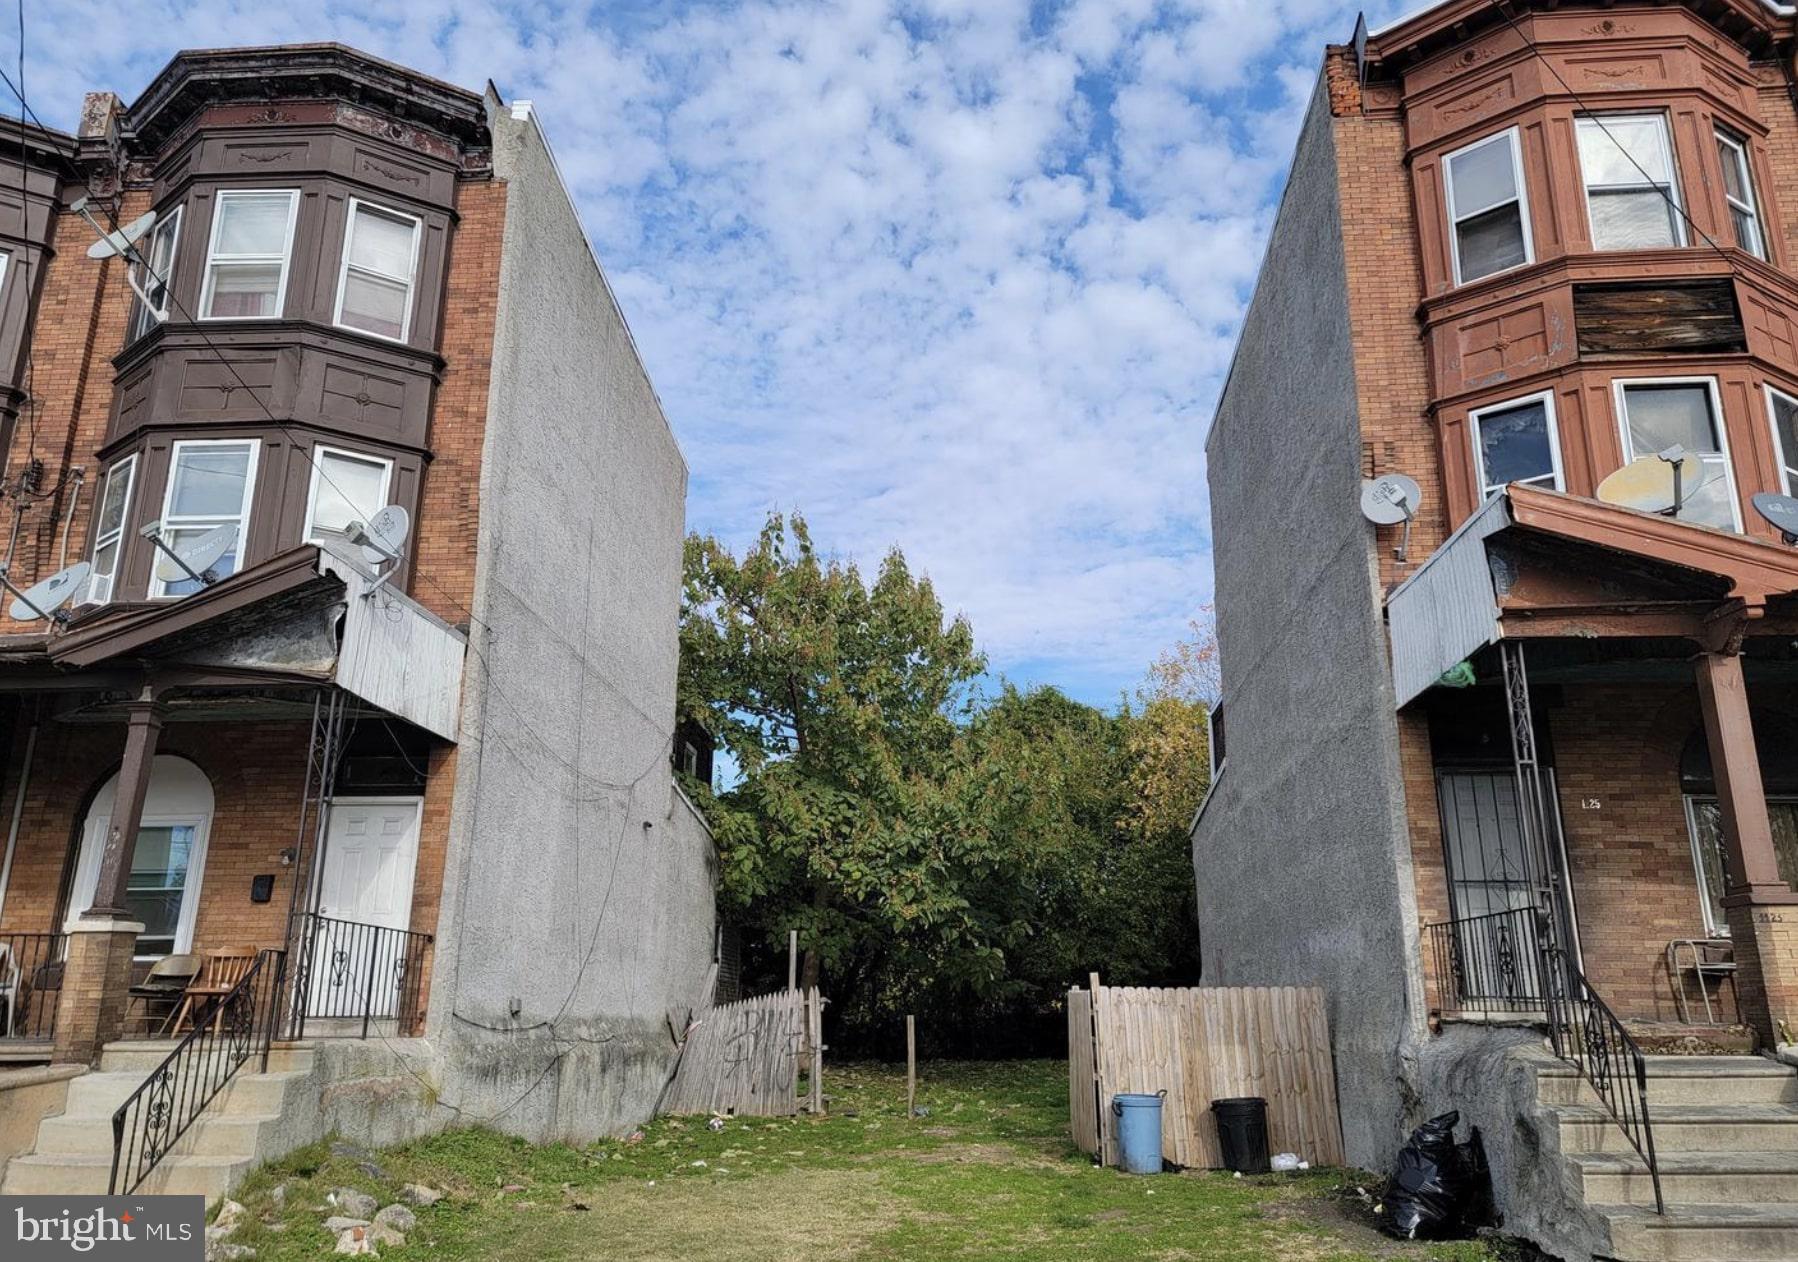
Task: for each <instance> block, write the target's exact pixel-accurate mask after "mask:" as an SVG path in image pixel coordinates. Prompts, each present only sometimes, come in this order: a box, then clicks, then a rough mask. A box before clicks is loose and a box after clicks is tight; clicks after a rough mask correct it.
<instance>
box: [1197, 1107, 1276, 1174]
mask: <svg viewBox="0 0 1798 1262" xmlns="http://www.w3.org/2000/svg"><path fill="white" fill-rule="evenodd" d="M1211 1112H1212V1113H1213V1114H1214V1115H1216V1117H1217V1140H1218V1146H1219V1147H1220V1148H1222V1149H1223V1154H1224V1169H1226V1170H1235V1171H1237V1172H1239V1173H1241V1174H1266V1173H1267V1172H1268V1171H1269V1170H1270V1169H1272V1166H1271V1165H1270V1164H1269V1163H1268V1159H1267V1101H1266V1100H1263V1099H1262V1098H1261V1097H1260V1096H1248V1097H1246V1098H1243V1099H1237V1100H1213V1101H1212V1102H1211Z"/></svg>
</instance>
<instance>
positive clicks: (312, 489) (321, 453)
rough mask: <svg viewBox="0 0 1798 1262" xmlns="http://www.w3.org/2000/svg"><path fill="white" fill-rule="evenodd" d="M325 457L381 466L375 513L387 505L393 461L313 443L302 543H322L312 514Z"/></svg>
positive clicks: (347, 449) (322, 477) (347, 448)
mask: <svg viewBox="0 0 1798 1262" xmlns="http://www.w3.org/2000/svg"><path fill="white" fill-rule="evenodd" d="M326 456H343V457H345V458H347V459H350V460H360V461H362V462H363V463H364V464H378V465H380V466H381V502H380V504H378V505H376V506H375V511H376V512H379V511H380V510H381V509H382V508H384V507H385V506H386V505H387V503H388V499H387V495H388V492H390V491H391V490H392V489H393V461H392V460H390V459H389V458H388V457H386V456H377V455H375V454H373V453H372V452H367V451H356V450H353V449H352V448H349V447H327V446H325V445H324V444H323V443H314V444H313V446H312V459H311V460H310V461H308V462H307V463H309V464H310V465H311V466H312V480H311V482H310V483H309V484H308V486H307V489H306V516H305V518H304V520H303V521H302V523H301V529H302V530H303V531H304V538H302V539H301V542H302V543H322V542H323V540H322V539H321V538H320V537H319V536H318V535H317V534H316V532H315V530H314V527H313V522H312V514H313V512H314V510H316V509H317V508H318V487H319V483H320V482H322V481H324V476H325V460H324V458H325V457H326Z"/></svg>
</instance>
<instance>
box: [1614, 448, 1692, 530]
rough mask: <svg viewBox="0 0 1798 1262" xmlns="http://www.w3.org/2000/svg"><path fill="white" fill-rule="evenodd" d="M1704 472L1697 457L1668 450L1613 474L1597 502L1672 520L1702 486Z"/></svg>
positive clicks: (1672, 449)
mask: <svg viewBox="0 0 1798 1262" xmlns="http://www.w3.org/2000/svg"><path fill="white" fill-rule="evenodd" d="M1707 472H1708V470H1706V469H1705V467H1704V461H1702V460H1700V459H1699V458H1698V457H1697V456H1688V455H1687V454H1686V453H1685V451H1684V450H1683V449H1682V448H1680V447H1669V448H1667V450H1665V451H1659V452H1656V453H1654V454H1653V455H1651V456H1639V457H1637V458H1636V459H1634V460H1632V461H1630V462H1629V463H1628V464H1626V465H1624V466H1623V467H1622V468H1621V469H1616V470H1613V471H1612V472H1611V473H1610V474H1609V475H1608V476H1607V477H1606V478H1605V479H1604V481H1602V482H1600V483H1599V484H1598V498H1599V499H1601V500H1603V501H1604V502H1605V503H1607V504H1616V505H1617V506H1619V507H1620V508H1633V509H1635V510H1637V511H1638V512H1643V513H1660V514H1662V515H1664V516H1668V517H1674V516H1678V514H1679V510H1680V509H1681V508H1683V507H1684V506H1685V503H1686V501H1687V500H1689V499H1691V498H1692V495H1693V494H1694V493H1695V492H1696V491H1698V490H1699V488H1701V487H1702V486H1704V484H1705V482H1706V480H1707V479H1706V476H1705V475H1706V473H1707Z"/></svg>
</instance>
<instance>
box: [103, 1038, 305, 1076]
mask: <svg viewBox="0 0 1798 1262" xmlns="http://www.w3.org/2000/svg"><path fill="white" fill-rule="evenodd" d="M177 1046H179V1040H176V1039H128V1040H124V1041H121V1042H117V1043H108V1044H107V1045H106V1047H105V1049H104V1050H103V1051H102V1052H101V1053H100V1069H101V1071H102V1072H104V1073H135V1074H136V1075H137V1076H138V1080H139V1081H142V1080H143V1079H144V1078H145V1077H147V1076H148V1075H149V1074H150V1072H151V1071H152V1070H154V1069H156V1068H158V1067H159V1066H160V1065H161V1064H162V1062H163V1061H165V1060H167V1059H168V1057H169V1053H170V1052H173V1051H174V1050H175V1048H176V1047H177ZM316 1059H317V1053H316V1052H314V1051H313V1049H312V1045H311V1044H310V1043H281V1044H277V1045H276V1046H274V1047H272V1048H270V1049H269V1053H268V1069H269V1072H270V1073H282V1072H287V1071H299V1072H306V1071H309V1070H310V1069H311V1068H312V1066H313V1063H314V1061H315V1060H316ZM244 1071H255V1072H257V1073H260V1072H261V1071H262V1058H261V1056H255V1057H252V1058H251V1059H250V1060H248V1061H246V1062H245V1063H244V1066H243V1070H240V1071H239V1072H244Z"/></svg>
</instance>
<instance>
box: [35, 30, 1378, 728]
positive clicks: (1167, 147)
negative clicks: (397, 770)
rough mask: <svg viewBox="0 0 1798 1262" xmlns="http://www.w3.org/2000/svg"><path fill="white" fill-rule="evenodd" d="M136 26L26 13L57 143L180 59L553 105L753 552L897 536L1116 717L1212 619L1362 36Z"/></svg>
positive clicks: (689, 432)
mask: <svg viewBox="0 0 1798 1262" xmlns="http://www.w3.org/2000/svg"><path fill="white" fill-rule="evenodd" d="M114 12H115V10H113V9H112V8H109V7H107V6H104V5H102V4H101V3H99V0H58V3H56V4H54V5H51V4H43V5H39V6H38V7H37V8H36V10H35V11H34V12H32V13H31V14H30V15H29V20H28V40H29V41H30V42H29V43H28V46H27V48H28V52H29V53H30V57H31V60H30V63H29V65H28V73H29V75H30V80H29V83H28V90H29V92H30V95H31V97H32V100H33V104H34V105H35V106H36V107H37V109H38V112H39V113H40V114H43V115H44V116H45V118H46V121H59V120H60V121H62V122H64V123H65V124H66V123H67V122H68V121H70V120H72V118H73V116H74V112H75V109H76V108H77V105H78V103H79V100H80V94H81V92H82V91H84V90H90V89H93V88H97V87H107V88H111V89H113V90H116V91H118V92H120V93H121V95H124V96H126V97H127V98H129V97H130V96H132V95H134V94H135V93H136V92H137V91H138V90H139V89H141V87H142V86H143V85H144V84H145V83H146V82H147V81H148V78H149V76H150V75H151V74H152V73H154V71H155V70H156V69H157V68H159V67H160V65H161V64H162V62H163V61H165V60H166V58H167V57H168V56H169V55H170V54H171V53H172V52H174V51H175V50H176V49H177V48H180V47H206V46H225V45H233V44H251V43H264V42H270V43H272V42H279V41H286V40H302V39H304V40H316V39H334V40H339V41H342V42H345V43H349V44H353V45H356V46H358V47H362V48H365V49H367V50H368V51H370V52H373V53H376V54H378V55H381V56H385V57H389V58H392V59H394V60H396V61H401V62H404V63H406V64H409V65H413V66H416V67H418V68H419V69H421V70H423V71H426V72H427V73H432V74H436V75H440V76H442V77H445V78H448V79H451V80H453V81H456V82H461V83H465V84H469V85H471V86H479V85H480V84H481V83H483V82H484V81H485V80H486V79H488V78H492V79H493V80H494V81H495V82H497V83H498V84H499V85H500V88H501V90H502V92H504V93H506V94H507V95H509V96H514V97H530V98H532V99H534V100H535V101H536V103H537V107H538V111H539V114H540V116H541V117H542V118H543V120H544V122H545V126H546V127H547V128H548V130H549V132H550V135H551V137H552V139H553V141H554V143H555V145H556V147H557V152H558V156H559V158H560V160H561V162H562V165H563V168H564V170H565V172H566V173H567V175H568V177H569V179H570V181H571V182H572V183H573V185H574V187H575V189H576V193H577V195H578V197H579V199H580V200H581V203H582V209H583V213H584V214H585V217H586V219H587V223H588V225H589V228H590V231H591V232H592V234H593V236H594V238H595V242H596V244H597V246H598V248H599V252H600V255H601V257H602V258H603V259H604V260H605V262H606V264H607V267H608V270H609V271H610V273H611V275H612V277H613V280H614V283H615V285H616V288H617V290H618V292H619V295H620V300H621V302H622V303H623V305H624V307H625V310H626V313H627V314H628V316H629V317H630V319H631V322H632V326H633V328H634V330H635V332H636V335H637V338H638V340H639V343H640V344H641V346H642V348H643V351H644V355H645V357H646V359H647V360H648V363H649V368H650V372H651V375H652V376H653V377H654V379H655V381H656V384H657V387H658V389H659V391H660V393H661V395H662V398H663V399H664V401H665V403H666V405H667V408H668V411H669V414H670V417H671V419H672V420H673V422H674V425H675V428H676V430H677V432H678V433H679V434H680V436H681V440H682V444H683V446H684V448H685V450H686V453H687V457H688V460H689V463H690V464H691V465H692V468H693V471H694V488H693V497H692V501H691V503H690V505H689V514H688V515H689V520H690V522H691V524H692V525H693V526H694V527H696V528H699V529H704V530H711V531H716V532H718V533H721V534H723V535H725V536H727V537H730V538H732V539H734V540H739V541H740V540H742V539H745V538H747V537H749V536H750V535H752V534H753V532H754V530H755V529H756V528H757V527H758V526H759V524H760V521H761V518H762V515H763V514H764V513H765V512H766V511H768V510H770V509H783V510H784V509H791V508H801V509H804V510H805V511H806V513H807V514H808V516H809V517H810V518H811V521H812V524H813V528H814V533H815V534H816V535H817V536H818V538H819V539H820V540H821V541H822V542H823V543H824V544H825V545H826V546H828V547H831V548H833V549H834V550H837V551H839V552H843V553H848V554H852V555H854V556H856V557H857V558H858V559H860V560H862V561H863V562H864V563H866V564H872V563H873V562H874V561H875V560H877V559H878V557H879V556H880V554H881V553H882V552H884V550H885V549H886V547H887V546H888V545H890V544H892V543H898V544H900V545H901V546H903V547H904V549H905V551H906V553H907V555H908V557H909V558H910V559H911V560H912V562H913V564H914V566H915V567H916V568H919V569H922V570H926V571H928V572H929V573H930V574H931V576H932V577H933V579H934V580H935V582H936V584H937V587H938V590H939V592H940V593H941V595H942V596H943V598H944V600H945V601H946V602H947V603H948V604H950V605H951V606H952V607H957V608H961V609H963V610H965V611H966V612H967V613H968V614H969V615H970V616H971V617H972V619H973V621H974V626H975V630H976V633H977V634H978V636H979V637H980V639H981V641H982V642H983V644H984V645H985V646H986V647H987V648H988V649H989V650H990V652H991V654H992V656H993V659H994V664H995V665H996V666H997V667H999V668H1000V669H1020V668H1021V669H1023V670H1024V671H1025V672H1026V673H1028V674H1029V675H1031V676H1032V677H1034V678H1037V679H1044V680H1057V679H1065V680H1067V681H1069V682H1070V683H1072V684H1073V685H1074V686H1075V687H1076V689H1077V690H1079V691H1082V692H1084V693H1086V694H1087V695H1089V696H1092V697H1093V698H1094V699H1099V700H1104V699H1109V698H1110V697H1112V696H1115V694H1116V692H1117V690H1118V689H1119V688H1121V687H1123V686H1125V685H1127V684H1128V683H1129V682H1131V681H1132V680H1133V679H1134V678H1135V677H1136V676H1137V675H1138V674H1139V673H1140V671H1141V669H1142V667H1143V665H1144V664H1146V663H1147V662H1148V661H1149V660H1150V659H1151V658H1152V657H1153V656H1154V654H1155V653H1156V651H1157V650H1158V649H1160V648H1161V647H1162V646H1163V645H1164V644H1165V643H1167V642H1169V641H1171V640H1172V639H1173V638H1174V637H1175V636H1177V635H1178V634H1180V633H1181V631H1182V629H1183V628H1184V625H1185V623H1186V620H1187V619H1188V617H1189V616H1191V614H1192V613H1193V612H1194V611H1195V610H1196V609H1197V608H1198V607H1199V606H1200V605H1202V604H1204V603H1206V602H1207V601H1208V599H1209V592H1210V576H1209V561H1208V551H1209V547H1208V539H1207V532H1208V529H1209V525H1208V520H1207V516H1208V509H1207V500H1206V497H1205V495H1204V490H1203V486H1204V468H1203V459H1202V453H1201V443H1202V439H1203V434H1204V430H1205V427H1206V425H1207V424H1208V422H1209V418H1210V412H1211V407H1212V405H1213V402H1214V399H1215V394H1216V391H1217V388H1218V385H1219V383H1220V381H1221V376H1222V373H1223V370H1224V368H1225V367H1226V365H1227V362H1228V356H1229V351H1230V346H1231V342H1232V339H1233V337H1234V330H1235V326H1236V321H1237V318H1238V316H1239V313H1240V307H1241V304H1242V302H1243V300H1244V299H1245V297H1246V295H1247V290H1248V286H1249V285H1250V284H1251V283H1252V281H1253V276H1254V269H1255V267H1256V265H1257V263H1258V261H1259V257H1260V252H1261V242H1262V239H1263V237H1264V234H1265V232H1266V230H1267V227H1268V223H1269V217H1270V215H1271V211H1272V204H1273V203H1272V198H1273V195H1274V194H1275V192H1276V191H1277V183H1278V180H1279V177H1280V173H1281V171H1282V169H1283V167H1284V164H1285V161H1286V158H1287V156H1288V155H1289V153H1290V151H1291V145H1292V140H1293V135H1294V131H1295V128H1296V126H1297V121H1298V117H1299V113H1300V111H1301V110H1302V108H1303V105H1304V102H1305V99H1306V98H1307V97H1308V95H1309V91H1310V86H1311V82H1312V79H1313V77H1314V74H1315V67H1316V64H1317V55H1318V51H1319V46H1320V45H1321V43H1322V42H1323V40H1324V39H1325V38H1326V37H1335V38H1343V37H1346V36H1347V34H1348V28H1349V26H1350V24H1351V23H1352V12H1349V13H1345V12H1342V11H1337V10H1335V9H1334V8H1332V7H1330V6H1326V5H1324V4H1322V3H1321V2H1320V0H1275V2H1274V3H1267V2H1266V0H1202V2H1201V3H1196V4H1187V3H1177V4H1176V3H1168V2H1166V0H1161V2H1157V0H1072V2H1071V3H1066V4H1063V5H1060V6H1050V7H1048V8H1046V9H1045V8H1044V7H1043V6H1041V5H1032V4H1031V3H1028V0H1006V2H1004V3H998V2H995V0H927V2H918V0H914V2H911V3H891V2H889V0H841V2H840V3H828V4H825V3H783V2H780V0H752V2H751V3H745V4H739V5H731V6H724V7H716V6H703V7H701V6H688V7H684V8H681V9H678V10H675V9H670V10H668V11H664V12H660V13H658V12H655V11H653V10H651V11H650V12H648V13H645V11H644V9H643V8H642V6H638V5H620V6H619V7H618V9H617V10H616V11H613V10H610V9H608V8H607V7H606V6H603V5H601V6H597V7H594V8H591V9H583V8H579V7H565V6H558V5H549V4H543V3H536V2H533V0H526V2H524V3H518V4H495V3H490V2H489V3H479V2H477V3H466V4H464V3H456V2H455V0H407V3H404V4H399V5H394V6H390V7H388V8H386V9H380V10H375V9H371V8H369V7H366V6H356V7H354V8H351V7H347V6H340V5H337V4H331V5H327V6H325V7H324V8H323V10H322V11H320V12H305V11H303V10H302V9H301V7H300V6H270V5H261V4H258V5H249V4H242V3H233V2H230V0H161V3H155V4H151V5H150V6H149V11H146V10H144V9H141V8H140V11H139V14H138V16H139V18H140V19H141V20H139V21H135V22H133V23H132V24H131V26H130V28H129V31H128V32H127V31H126V29H125V28H124V27H123V26H122V25H121V24H119V23H117V22H116V21H115V20H113V18H112V17H111V15H112V14H113V13H114ZM1320 23H1321V24H1322V25H1320ZM1336 27H1340V28H1341V29H1340V30H1337V29H1335V28H1336ZM0 56H6V57H8V59H9V60H10V54H5V53H0ZM1089 94H1090V95H1089Z"/></svg>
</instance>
